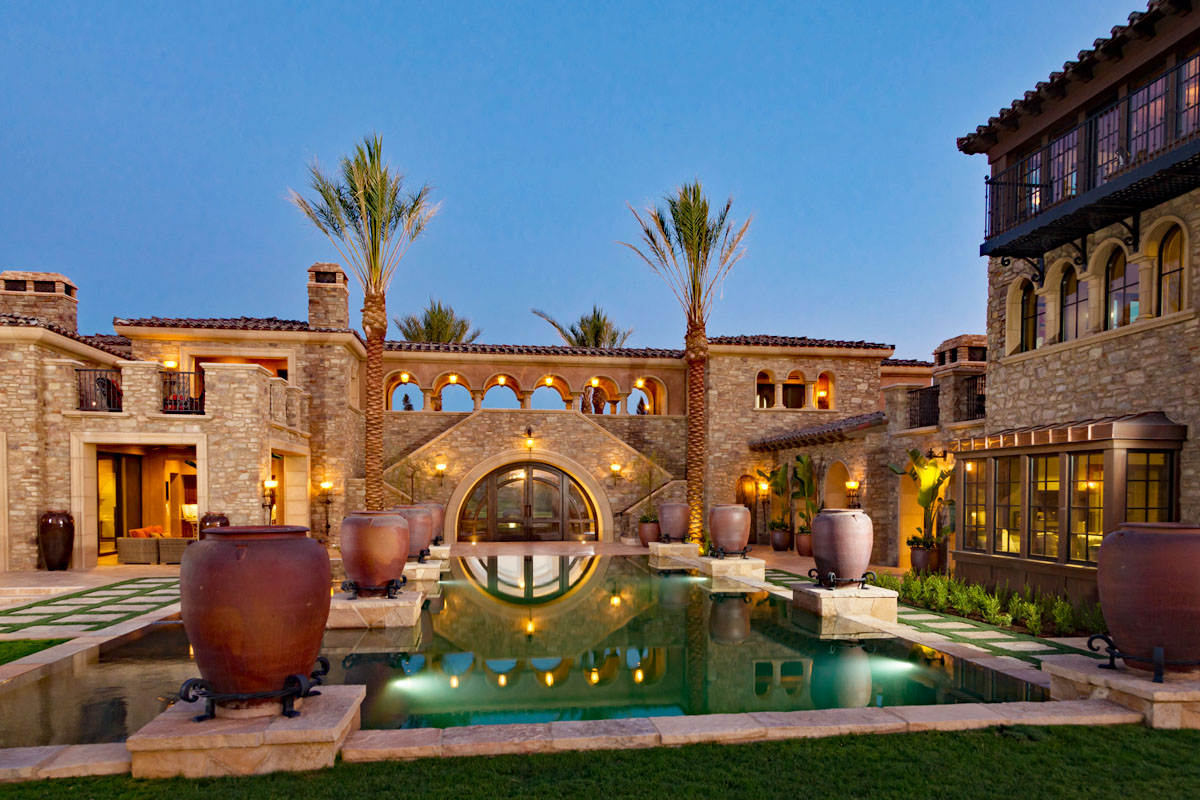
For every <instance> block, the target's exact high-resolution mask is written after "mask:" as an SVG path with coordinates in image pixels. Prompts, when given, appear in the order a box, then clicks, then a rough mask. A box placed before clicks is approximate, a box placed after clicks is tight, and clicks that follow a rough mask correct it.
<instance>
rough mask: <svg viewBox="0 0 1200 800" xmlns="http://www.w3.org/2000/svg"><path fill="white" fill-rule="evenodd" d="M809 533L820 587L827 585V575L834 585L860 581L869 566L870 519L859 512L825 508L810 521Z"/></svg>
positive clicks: (872, 537)
mask: <svg viewBox="0 0 1200 800" xmlns="http://www.w3.org/2000/svg"><path fill="white" fill-rule="evenodd" d="M812 530H813V532H812V549H813V558H814V559H816V561H817V578H818V580H820V582H821V584H822V585H828V584H829V574H830V573H833V575H834V576H835V581H837V582H843V581H857V580H860V579H861V578H862V576H863V575H864V574H865V573H866V571H867V567H869V566H870V565H871V546H872V545H873V544H874V535H873V529H872V525H871V518H870V517H868V516H867V515H866V514H864V513H863V511H862V509H860V508H826V509H822V510H821V513H819V514H817V517H816V519H814V520H813V524H812Z"/></svg>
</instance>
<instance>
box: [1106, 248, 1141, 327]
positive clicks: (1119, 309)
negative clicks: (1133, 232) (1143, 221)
mask: <svg viewBox="0 0 1200 800" xmlns="http://www.w3.org/2000/svg"><path fill="white" fill-rule="evenodd" d="M1104 282H1105V286H1106V287H1107V291H1106V301H1107V302H1105V304H1104V305H1105V308H1106V309H1107V313H1106V321H1105V327H1106V328H1108V329H1109V330H1112V329H1113V328H1120V327H1122V326H1125V325H1128V324H1129V323H1131V322H1133V321H1135V320H1136V319H1137V318H1138V309H1139V304H1138V294H1139V292H1138V290H1139V286H1138V270H1137V267H1131V266H1129V265H1128V264H1127V263H1125V251H1124V250H1122V249H1120V248H1119V247H1118V248H1116V249H1115V250H1113V253H1112V255H1111V256H1109V257H1108V266H1107V267H1106V268H1105V270H1104Z"/></svg>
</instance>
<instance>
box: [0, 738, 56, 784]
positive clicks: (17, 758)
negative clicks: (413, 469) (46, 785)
mask: <svg viewBox="0 0 1200 800" xmlns="http://www.w3.org/2000/svg"><path fill="white" fill-rule="evenodd" d="M65 747H66V745H61V744H59V745H52V746H49V747H7V748H4V749H0V781H23V780H32V779H33V778H36V777H37V771H38V767H40V766H41V765H43V764H45V763H48V762H49V761H50V760H51V759H53V758H54V757H55V756H56V755H58V754H59V753H60V752H62V750H63V749H65Z"/></svg>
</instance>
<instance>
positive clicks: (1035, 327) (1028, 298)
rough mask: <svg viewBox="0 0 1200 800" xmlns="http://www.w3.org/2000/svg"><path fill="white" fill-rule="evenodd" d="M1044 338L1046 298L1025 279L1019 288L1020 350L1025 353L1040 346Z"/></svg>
mask: <svg viewBox="0 0 1200 800" xmlns="http://www.w3.org/2000/svg"><path fill="white" fill-rule="evenodd" d="M1045 340H1046V298H1044V297H1042V296H1041V295H1039V294H1038V293H1037V292H1035V291H1034V289H1033V284H1032V283H1030V282H1029V281H1025V286H1024V288H1022V289H1021V352H1022V353H1027V352H1029V351H1030V350H1036V349H1037V348H1039V347H1041V346H1042V342H1044V341H1045Z"/></svg>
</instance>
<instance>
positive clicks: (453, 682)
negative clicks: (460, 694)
mask: <svg viewBox="0 0 1200 800" xmlns="http://www.w3.org/2000/svg"><path fill="white" fill-rule="evenodd" d="M450 688H451V689H457V688H458V676H457V675H451V676H450Z"/></svg>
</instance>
